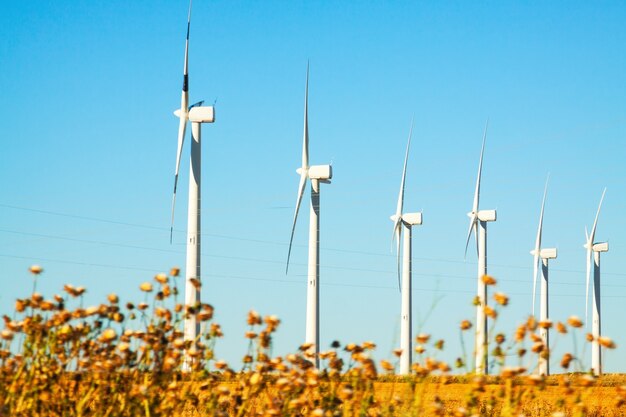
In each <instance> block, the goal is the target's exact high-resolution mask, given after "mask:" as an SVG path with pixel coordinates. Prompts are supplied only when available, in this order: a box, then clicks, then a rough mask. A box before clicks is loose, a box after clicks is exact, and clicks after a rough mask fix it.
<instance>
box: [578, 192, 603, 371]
mask: <svg viewBox="0 0 626 417" xmlns="http://www.w3.org/2000/svg"><path fill="white" fill-rule="evenodd" d="M605 193H606V188H605V189H604V191H603V192H602V197H600V204H598V211H597V212H596V218H595V220H594V221H593V227H592V228H591V233H590V234H587V230H586V229H585V235H586V237H587V242H586V243H585V245H584V248H585V249H587V287H586V292H585V317H588V303H589V281H590V277H591V262H592V258H593V313H592V314H593V316H592V317H593V318H592V328H591V334H592V335H593V342H592V344H591V370H592V371H593V373H594V375H601V374H602V352H601V346H600V343H599V340H598V339H599V338H600V336H602V328H601V315H600V311H601V308H600V253H601V252H607V251H608V250H609V243H608V242H599V243H594V241H593V240H594V238H595V235H596V226H597V225H598V216H599V215H600V209H601V208H602V201H603V200H604V194H605Z"/></svg>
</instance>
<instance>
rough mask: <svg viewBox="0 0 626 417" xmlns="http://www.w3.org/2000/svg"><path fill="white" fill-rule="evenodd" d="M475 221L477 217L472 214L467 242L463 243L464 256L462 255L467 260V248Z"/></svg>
mask: <svg viewBox="0 0 626 417" xmlns="http://www.w3.org/2000/svg"><path fill="white" fill-rule="evenodd" d="M476 220H477V216H476V214H474V215H473V216H472V218H471V219H470V225H469V230H468V231H467V241H466V242H465V255H464V258H467V248H468V246H469V241H470V238H471V237H472V229H474V226H476Z"/></svg>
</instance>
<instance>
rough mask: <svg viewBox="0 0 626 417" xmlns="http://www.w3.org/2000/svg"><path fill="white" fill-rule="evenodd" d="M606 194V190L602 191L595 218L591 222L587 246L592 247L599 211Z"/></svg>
mask: <svg viewBox="0 0 626 417" xmlns="http://www.w3.org/2000/svg"><path fill="white" fill-rule="evenodd" d="M605 193H606V188H605V189H604V191H602V197H600V204H598V211H597V212H596V218H595V220H594V221H593V227H592V228H591V233H590V234H589V244H590V245H593V240H594V239H595V236H596V226H597V225H598V216H600V209H601V208H602V201H603V200H604V194H605Z"/></svg>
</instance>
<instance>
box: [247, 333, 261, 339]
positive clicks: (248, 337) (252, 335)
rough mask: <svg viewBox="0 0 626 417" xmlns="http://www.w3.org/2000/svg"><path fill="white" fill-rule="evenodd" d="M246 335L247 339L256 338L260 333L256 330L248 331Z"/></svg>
mask: <svg viewBox="0 0 626 417" xmlns="http://www.w3.org/2000/svg"><path fill="white" fill-rule="evenodd" d="M245 336H246V339H256V337H257V336H258V335H257V334H256V333H254V332H246V334H245Z"/></svg>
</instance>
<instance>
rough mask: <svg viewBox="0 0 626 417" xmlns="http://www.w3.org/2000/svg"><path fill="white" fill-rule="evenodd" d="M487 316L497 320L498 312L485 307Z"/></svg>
mask: <svg viewBox="0 0 626 417" xmlns="http://www.w3.org/2000/svg"><path fill="white" fill-rule="evenodd" d="M485 315H486V316H487V317H491V318H492V319H495V318H496V317H498V312H497V311H496V310H494V309H493V308H491V307H490V306H485Z"/></svg>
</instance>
